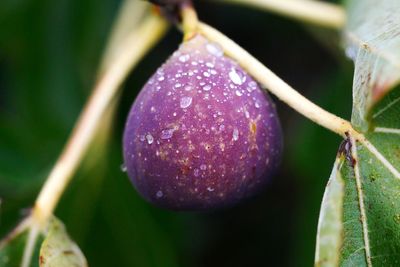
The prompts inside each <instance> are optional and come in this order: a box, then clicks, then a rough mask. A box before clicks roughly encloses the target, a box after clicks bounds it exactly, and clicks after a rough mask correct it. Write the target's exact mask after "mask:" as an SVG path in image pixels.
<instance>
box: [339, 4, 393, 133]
mask: <svg viewBox="0 0 400 267" xmlns="http://www.w3.org/2000/svg"><path fill="white" fill-rule="evenodd" d="M399 10H400V1H398V0H362V1H360V0H348V1H347V17H348V21H347V27H346V30H345V34H344V36H345V46H346V52H347V55H348V56H349V57H350V58H352V59H353V60H354V63H355V73H354V85H353V101H354V105H353V116H352V117H353V119H352V122H353V124H354V125H355V126H356V127H357V128H359V129H362V130H363V131H366V130H368V129H369V128H370V123H371V121H370V119H371V118H370V116H371V110H372V108H373V107H374V106H375V104H377V103H378V102H379V101H380V100H382V98H383V97H384V96H385V95H386V94H387V93H388V92H389V91H390V90H392V89H393V88H394V87H395V86H396V85H398V84H399V82H400V53H399V51H400V16H399Z"/></svg>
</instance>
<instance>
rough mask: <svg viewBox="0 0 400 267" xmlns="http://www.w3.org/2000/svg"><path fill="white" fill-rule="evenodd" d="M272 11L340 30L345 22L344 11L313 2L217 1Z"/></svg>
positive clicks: (278, 0) (277, 0) (329, 5)
mask: <svg viewBox="0 0 400 267" xmlns="http://www.w3.org/2000/svg"><path fill="white" fill-rule="evenodd" d="M219 1H221V2H225V3H228V4H230V3H232V4H239V5H243V6H251V7H255V8H259V9H264V10H268V11H272V12H275V13H278V14H281V15H284V16H287V17H291V18H295V19H298V20H300V21H305V22H308V23H312V24H316V25H320V26H324V27H328V28H334V29H341V28H343V26H344V24H345V21H346V14H345V11H344V9H343V8H342V7H341V6H339V5H335V4H331V3H327V2H322V1H315V0H219Z"/></svg>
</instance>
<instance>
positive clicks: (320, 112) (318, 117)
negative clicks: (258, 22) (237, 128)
mask: <svg viewBox="0 0 400 267" xmlns="http://www.w3.org/2000/svg"><path fill="white" fill-rule="evenodd" d="M198 29H199V32H200V33H201V34H203V35H204V36H205V37H206V38H208V39H209V40H210V41H212V42H215V43H218V44H219V45H220V46H221V47H222V49H223V50H224V52H225V53H226V54H227V55H228V56H229V57H231V58H232V59H234V60H236V61H237V62H238V63H239V65H241V66H242V67H243V69H245V70H246V71H247V72H248V73H249V74H250V75H251V76H253V77H254V78H255V79H256V80H257V81H258V82H259V83H260V84H261V85H263V86H265V87H266V88H267V89H268V91H270V92H271V93H272V94H274V95H275V96H277V97H278V98H279V99H280V100H281V101H283V102H285V103H286V104H288V105H289V106H290V107H292V108H293V109H294V110H296V111H297V112H299V113H300V114H302V115H303V116H305V117H307V118H309V119H310V120H312V121H314V122H315V123H317V124H319V125H321V126H323V127H325V128H327V129H329V130H331V131H333V132H335V133H337V134H339V135H341V136H342V137H344V138H345V137H346V133H354V132H355V130H354V129H353V127H352V125H351V123H350V122H349V121H347V120H344V119H342V118H340V117H338V116H336V115H334V114H332V113H330V112H328V111H326V110H324V109H322V108H321V107H319V106H318V105H316V104H314V103H313V102H311V101H310V100H308V99H307V98H305V97H304V96H303V95H301V94H300V93H299V92H297V91H296V90H295V89H293V88H292V87H291V86H290V85H288V84H287V83H286V82H285V81H283V80H282V79H281V78H279V77H278V76H277V75H276V74H275V73H273V72H272V71H271V70H269V69H268V68H267V67H265V66H264V65H263V64H262V63H261V62H260V61H258V60H257V59H256V58H255V57H253V56H252V55H250V54H249V53H248V52H247V51H246V50H244V49H243V48H242V47H240V46H239V45H237V44H236V43H235V42H233V41H232V40H231V39H229V38H228V37H227V36H225V35H224V34H222V33H221V32H219V31H218V30H216V29H214V28H212V27H211V26H209V25H207V24H204V23H199V25H198Z"/></svg>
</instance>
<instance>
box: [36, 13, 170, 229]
mask: <svg viewBox="0 0 400 267" xmlns="http://www.w3.org/2000/svg"><path fill="white" fill-rule="evenodd" d="M166 29H167V24H166V23H165V21H164V20H163V19H162V18H160V17H158V16H153V15H150V16H149V17H148V18H146V19H145V21H144V22H143V23H142V24H141V25H140V26H138V28H137V30H135V31H134V32H133V33H132V34H131V35H129V36H127V38H126V39H125V41H124V44H123V45H121V46H120V51H119V53H118V56H115V58H114V61H113V63H112V64H110V66H109V68H108V69H107V70H106V71H104V72H103V75H102V76H101V78H100V79H99V82H98V83H97V85H96V86H95V90H94V92H93V94H92V96H91V97H90V99H89V101H88V103H87V105H86V106H85V108H84V110H83V112H82V114H81V116H80V118H79V120H78V122H77V124H76V126H75V128H74V130H73V133H72V135H71V137H70V139H69V141H68V143H67V145H66V146H65V149H64V151H63V152H62V154H61V156H60V158H59V159H58V161H57V162H56V164H55V166H54V168H53V169H52V171H51V173H50V175H49V177H48V178H47V181H46V183H45V185H44V186H43V188H42V190H41V192H40V194H39V196H38V198H37V200H36V203H35V206H34V209H33V213H32V214H33V219H34V220H35V222H36V223H38V224H40V225H41V226H43V225H44V224H45V223H46V222H47V220H48V219H49V218H50V216H51V214H52V213H53V210H54V208H55V207H56V205H57V203H58V201H59V199H60V197H61V195H62V193H63V191H64V190H65V187H66V186H67V184H68V183H69V181H70V179H71V177H72V175H73V174H74V172H75V170H76V169H77V167H78V166H79V163H80V162H81V160H82V158H83V156H84V155H85V153H86V151H87V150H88V148H89V145H90V143H91V141H92V140H93V138H94V137H95V135H96V131H97V129H98V128H99V125H100V124H101V121H102V118H103V116H104V114H105V111H106V110H107V108H108V107H109V105H110V103H111V102H112V100H113V99H114V98H115V96H116V94H117V92H118V88H119V87H120V85H121V84H122V82H123V81H124V79H125V78H126V76H127V75H128V73H129V72H130V71H131V69H132V68H133V67H134V66H135V65H136V64H137V63H138V62H139V61H140V60H141V59H142V58H143V56H144V55H146V53H147V52H148V51H149V49H150V48H151V47H153V46H154V44H155V43H156V42H157V41H158V40H159V39H160V38H161V37H162V36H163V34H164V33H165V32H166Z"/></svg>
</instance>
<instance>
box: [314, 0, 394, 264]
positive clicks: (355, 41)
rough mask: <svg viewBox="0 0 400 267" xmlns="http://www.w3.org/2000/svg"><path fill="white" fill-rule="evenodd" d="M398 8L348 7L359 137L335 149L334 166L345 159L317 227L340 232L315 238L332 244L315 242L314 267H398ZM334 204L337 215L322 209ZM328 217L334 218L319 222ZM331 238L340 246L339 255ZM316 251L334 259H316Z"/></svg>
mask: <svg viewBox="0 0 400 267" xmlns="http://www.w3.org/2000/svg"><path fill="white" fill-rule="evenodd" d="M398 10H400V2H399V1H391V0H385V1H373V0H363V1H357V0H352V1H348V17H349V21H348V26H347V29H346V32H345V38H346V41H347V49H348V50H347V52H348V53H349V54H350V56H351V57H352V58H353V59H354V61H355V73H354V83H353V114H352V120H351V122H352V124H353V125H354V126H355V127H356V128H357V129H358V130H362V131H363V134H358V133H349V135H348V138H347V139H346V140H345V142H344V143H343V144H342V145H341V147H340V149H339V158H338V159H337V161H338V160H343V159H344V161H343V163H341V164H340V165H339V167H338V166H337V164H335V167H334V172H335V169H337V171H336V175H334V176H331V178H330V180H329V182H328V186H327V189H326V192H325V195H326V196H327V198H328V200H327V199H326V198H325V199H324V201H323V203H322V207H321V212H320V213H321V215H320V222H319V224H320V228H321V227H323V226H326V225H328V224H332V223H335V221H336V222H339V224H340V225H341V227H342V230H341V231H336V233H335V232H333V231H319V232H318V237H317V240H329V241H330V242H325V243H324V242H317V249H316V265H319V266H338V265H340V266H369V267H370V266H400V171H399V170H400V120H399V117H400V106H399V105H396V104H397V102H398V101H400V87H399V86H398V83H399V80H400V53H399V51H400V17H399V16H398V13H397V11H398ZM338 177H341V178H342V179H343V182H344V187H343V188H342V189H341V192H340V193H338V194H337V195H343V197H342V200H340V198H337V196H334V195H333V194H330V192H331V191H332V190H334V188H332V187H334V186H335V184H336V180H337V179H338ZM336 189H337V187H336ZM332 201H340V202H341V203H342V207H341V208H342V211H340V210H338V209H335V210H333V209H332V205H327V202H328V203H329V202H332ZM329 212H334V213H333V214H330V216H324V215H326V214H328V213H329ZM339 215H340V216H339ZM338 218H341V219H339V221H338V220H337V219H338ZM322 229H323V228H322ZM337 229H339V228H337ZM332 240H338V241H339V242H340V243H341V246H340V249H338V246H337V243H336V242H332ZM322 251H325V252H326V253H327V251H330V252H331V253H333V254H330V255H328V256H326V257H325V258H323V259H322V261H321V257H320V255H322V253H321V252H322ZM337 259H339V261H337Z"/></svg>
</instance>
